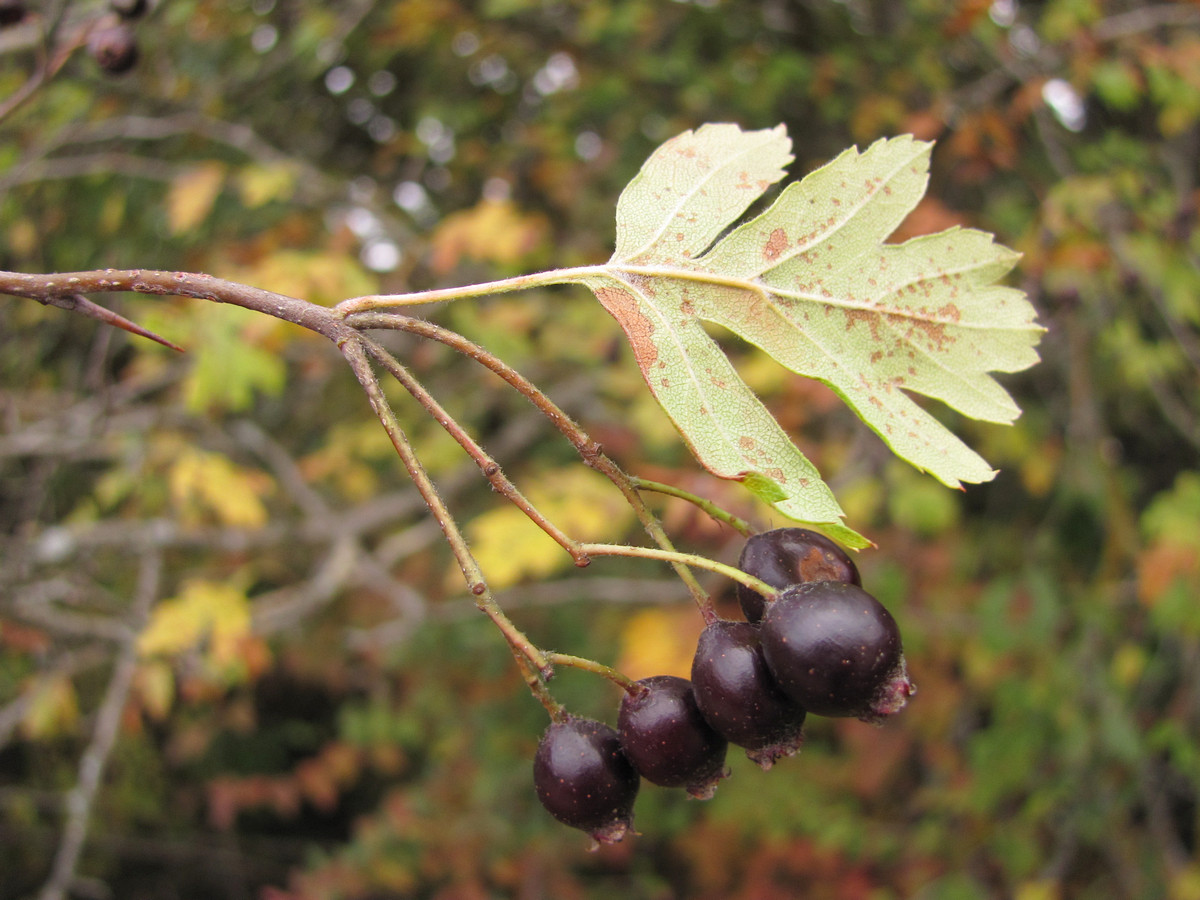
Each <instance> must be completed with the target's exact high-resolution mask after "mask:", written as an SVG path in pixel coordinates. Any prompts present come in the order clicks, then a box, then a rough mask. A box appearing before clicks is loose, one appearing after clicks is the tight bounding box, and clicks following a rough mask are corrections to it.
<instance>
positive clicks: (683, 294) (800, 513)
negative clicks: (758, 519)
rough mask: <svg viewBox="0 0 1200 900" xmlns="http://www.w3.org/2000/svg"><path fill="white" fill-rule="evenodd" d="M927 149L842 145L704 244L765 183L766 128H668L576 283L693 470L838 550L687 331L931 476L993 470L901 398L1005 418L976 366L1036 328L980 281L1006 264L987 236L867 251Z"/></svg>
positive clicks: (767, 422) (802, 461)
mask: <svg viewBox="0 0 1200 900" xmlns="http://www.w3.org/2000/svg"><path fill="white" fill-rule="evenodd" d="M931 150H932V145H931V144H928V143H925V142H922V141H917V140H914V139H913V138H911V137H908V136H902V137H897V138H893V139H890V140H881V141H877V142H876V143H874V144H872V145H871V146H870V147H869V148H867V150H865V151H863V152H859V151H858V150H857V149H856V148H851V149H849V150H846V151H845V152H843V153H842V154H840V155H839V156H838V157H837V158H836V159H834V160H833V161H832V162H830V163H829V164H827V165H825V166H823V167H821V168H820V169H817V170H816V171H814V172H812V173H811V174H809V175H808V176H807V177H805V178H804V179H803V180H802V181H801V182H799V183H796V184H792V185H790V186H789V187H787V188H786V189H785V190H784V191H782V192H781V193H780V195H779V197H778V198H777V199H776V200H775V202H774V203H773V204H772V205H771V206H770V207H769V208H768V209H767V210H766V211H765V212H763V213H762V214H761V215H758V216H756V217H754V218H753V219H751V220H750V221H748V222H745V223H744V224H742V225H741V226H739V227H737V228H734V229H733V230H732V231H729V233H728V234H725V236H724V237H722V238H720V240H717V238H718V237H719V236H720V235H721V234H723V233H724V232H725V231H727V230H728V229H729V227H730V225H731V224H733V222H734V221H735V220H736V219H737V217H739V216H741V215H742V214H744V213H745V211H746V210H747V209H748V208H749V206H750V204H751V203H752V202H753V201H754V200H755V199H757V198H758V197H760V196H761V195H762V194H763V193H764V192H765V190H766V189H767V187H769V186H770V185H771V184H773V183H775V182H776V181H778V180H779V178H780V177H782V172H781V170H780V168H779V167H780V166H782V165H785V164H786V163H787V161H789V160H790V158H791V157H790V141H789V140H788V138H787V137H786V135H785V134H784V133H783V131H782V128H781V127H780V128H775V129H770V130H767V131H757V132H743V131H741V130H740V129H739V128H737V126H733V125H706V126H703V127H701V128H699V129H697V130H696V131H695V132H686V133H684V134H683V135H680V136H679V137H677V138H675V139H673V140H671V141H668V142H667V143H666V144H664V145H663V146H662V147H660V148H659V149H658V150H657V151H656V152H655V153H654V154H653V155H652V156H651V157H650V159H649V160H648V161H647V162H646V164H645V166H643V168H642V171H641V172H640V173H639V174H638V175H637V177H636V178H634V180H633V181H632V182H631V183H630V185H629V186H628V187H627V188H626V190H625V191H624V192H623V193H622V195H621V200H620V202H619V204H618V214H617V218H618V237H617V250H616V252H615V253H614V255H613V257H612V259H611V260H610V261H609V263H608V266H607V267H606V276H607V277H603V278H595V279H593V280H592V281H590V282H589V284H590V286H591V287H592V289H593V291H595V293H596V294H597V296H598V297H599V298H600V300H601V302H602V303H603V305H604V306H605V308H606V309H608V311H609V312H610V313H611V314H612V315H613V316H614V317H615V318H616V319H617V320H618V322H619V323H620V324H621V326H622V328H623V329H624V330H625V333H626V336H627V337H628V339H629V341H630V344H631V345H632V347H633V349H634V353H635V356H636V357H637V360H638V364H639V366H640V367H641V369H642V373H643V375H644V376H645V378H646V381H647V384H648V385H649V386H650V389H651V391H652V392H653V393H654V395H655V397H656V398H657V399H658V401H659V402H660V403H661V404H662V406H663V407H664V409H665V410H666V411H667V413H668V415H670V417H671V418H672V420H673V421H674V422H675V424H676V426H677V427H678V428H679V430H680V432H681V434H682V435H683V436H684V438H685V440H686V441H687V443H688V445H689V446H690V447H691V449H692V451H693V452H694V454H695V455H696V457H697V459H698V460H699V461H700V462H701V463H702V464H703V465H704V466H705V467H706V468H708V469H709V470H710V471H712V472H713V473H714V474H716V475H718V476H720V477H723V478H732V479H738V480H741V481H743V483H745V484H746V485H747V487H749V488H750V489H751V490H752V491H754V493H755V494H757V495H758V496H760V497H762V498H763V499H764V500H766V501H767V502H769V503H771V504H772V505H773V507H774V508H775V509H776V510H777V511H779V512H780V513H781V514H783V515H785V516H787V517H789V518H792V519H795V520H798V521H802V522H807V523H812V524H816V525H818V527H821V528H822V529H823V530H825V531H826V532H827V533H829V534H831V535H832V536H834V537H836V538H838V539H839V540H842V541H843V542H845V543H848V544H850V545H851V546H864V545H865V544H867V543H868V542H867V541H866V540H865V539H864V538H862V537H861V536H860V535H857V534H856V533H855V532H853V531H851V530H850V529H849V528H847V527H846V526H845V525H843V524H842V523H841V518H842V515H843V514H842V512H841V510H840V508H839V507H838V505H837V502H836V500H835V499H834V498H833V495H832V493H831V492H830V490H829V488H828V486H827V485H825V483H824V482H823V481H822V480H821V478H820V476H819V475H818V474H817V473H816V470H815V469H814V468H813V466H812V464H811V463H810V462H809V461H808V460H807V459H806V458H805V457H804V456H803V454H801V453H800V451H799V449H798V448H796V446H795V444H794V443H793V442H792V441H791V439H790V438H789V437H788V436H787V435H786V434H785V433H784V432H783V431H782V429H781V428H780V427H779V425H778V424H777V423H776V422H775V420H774V418H773V417H772V416H771V414H770V413H769V412H768V411H767V410H766V408H765V407H764V406H763V405H762V403H761V402H760V401H759V400H758V399H757V398H756V397H755V396H754V394H753V392H752V391H751V390H750V389H749V388H748V387H747V386H746V385H745V384H744V382H742V380H741V378H740V377H739V376H738V375H737V372H736V371H735V370H734V369H733V367H732V365H731V364H730V363H729V361H728V359H727V358H726V357H725V355H724V353H723V352H722V351H721V350H720V348H719V347H718V345H717V344H716V342H715V341H713V340H712V338H711V337H710V336H709V335H708V334H707V332H706V331H705V330H704V327H703V325H702V323H703V322H710V323H713V324H717V325H720V326H723V327H725V328H727V329H729V330H731V331H733V332H734V333H735V334H737V335H739V336H740V337H742V338H743V339H745V340H747V341H749V342H750V343H752V344H755V345H756V346H758V347H760V348H762V349H763V350H765V351H766V352H767V353H769V354H770V355H771V356H772V357H774V358H775V359H776V360H778V361H779V362H780V363H782V364H783V365H785V366H787V367H788V368H789V369H791V370H792V371H794V372H797V373H799V374H801V375H804V376H807V377H811V378H815V379H818V380H820V381H822V382H824V383H826V384H828V385H829V386H830V387H832V388H833V390H834V391H836V392H837V393H838V394H839V395H840V396H841V397H842V398H843V399H844V400H845V401H846V402H847V403H848V404H849V405H850V406H851V407H852V408H853V409H854V410H855V412H856V413H857V414H858V415H859V416H860V417H861V418H862V419H863V420H864V422H866V423H867V425H869V426H870V427H871V428H872V429H874V430H875V431H876V432H877V433H878V434H879V435H880V436H881V437H882V438H883V440H884V441H885V442H886V443H887V444H888V445H889V446H890V447H891V448H892V450H893V451H894V452H895V453H897V455H899V456H900V457H902V458H904V459H906V460H908V461H909V462H910V463H912V464H913V465H915V466H917V467H918V468H920V469H923V470H926V471H928V472H930V473H931V474H932V475H934V476H935V477H936V478H938V479H939V480H940V481H942V482H943V483H945V484H947V485H951V486H959V485H960V483H961V482H963V481H968V482H979V481H985V480H988V479H990V478H991V477H993V476H994V474H995V473H994V471H993V470H992V468H991V467H990V466H988V464H987V463H986V462H985V461H984V460H983V459H982V458H981V457H980V456H979V455H978V454H977V453H975V452H974V451H973V450H971V449H970V448H969V447H967V446H966V445H965V444H964V443H963V442H962V441H960V440H959V439H958V438H957V437H955V436H954V435H953V434H952V433H951V432H950V431H949V430H948V429H946V428H945V427H944V426H943V425H942V424H941V423H940V422H938V421H937V419H936V418H934V417H933V416H932V415H931V414H930V413H928V412H927V411H926V410H924V409H923V408H922V407H921V406H920V405H918V404H917V403H916V402H914V400H913V398H912V397H911V396H910V394H911V393H915V394H922V395H925V396H928V397H932V398H936V399H938V400H941V401H943V402H945V403H946V404H948V405H949V406H951V407H952V408H954V409H956V410H958V411H959V412H961V413H963V414H964V415H967V416H970V417H972V418H976V419H983V420H986V421H992V422H1011V421H1012V420H1013V419H1015V418H1016V416H1017V415H1018V414H1019V410H1018V408H1017V406H1016V404H1015V403H1014V402H1013V400H1012V398H1011V397H1010V396H1009V395H1008V393H1007V392H1006V391H1005V390H1004V389H1003V388H1002V387H1001V386H1000V385H999V384H998V383H997V382H996V381H995V380H994V379H993V378H992V377H991V375H990V374H989V373H991V372H1016V371H1020V370H1022V369H1025V368H1027V367H1029V366H1030V365H1033V364H1034V363H1035V362H1036V361H1037V353H1036V351H1035V349H1034V347H1035V346H1036V344H1037V342H1038V340H1039V338H1040V333H1041V330H1042V329H1041V328H1040V327H1039V326H1038V325H1037V324H1036V322H1035V321H1034V311H1033V308H1032V307H1031V306H1030V304H1029V303H1028V302H1027V300H1026V299H1025V297H1024V295H1023V294H1022V293H1021V292H1020V291H1017V290H1015V289H1013V288H1008V287H1004V286H1001V285H998V284H996V282H997V281H998V279H1000V278H1002V277H1003V276H1004V275H1005V274H1006V273H1007V272H1008V271H1009V270H1010V269H1011V268H1012V267H1013V265H1014V264H1015V263H1016V260H1017V258H1018V257H1017V254H1016V253H1014V252H1013V251H1011V250H1009V249H1007V248H1005V247H1002V246H999V245H997V244H996V243H995V242H994V241H993V239H992V236H991V235H989V234H986V233H984V232H981V231H976V230H973V229H959V228H955V229H949V230H947V231H943V232H941V233H939V234H934V235H927V236H925V237H921V238H916V239H913V240H910V241H907V242H905V243H903V244H887V243H885V240H886V238H887V237H888V235H890V234H891V233H892V231H894V230H895V228H896V227H897V226H898V225H899V224H900V222H901V221H903V219H904V218H905V216H907V215H908V213H909V212H911V210H912V209H913V208H914V207H915V206H916V204H917V203H918V201H919V200H920V199H921V197H922V195H923V194H924V192H925V188H926V185H927V181H928V168H929V156H930V152H931ZM714 241H716V243H715V244H714V243H713V242H714Z"/></svg>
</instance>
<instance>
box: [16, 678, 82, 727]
mask: <svg viewBox="0 0 1200 900" xmlns="http://www.w3.org/2000/svg"><path fill="white" fill-rule="evenodd" d="M29 691H30V697H29V705H28V706H27V707H26V708H25V714H24V715H23V716H22V717H21V734H22V735H23V736H24V737H25V738H26V739H28V740H40V739H43V738H49V737H54V736H55V735H60V734H63V733H64V732H68V731H71V730H72V729H73V728H74V727H75V723H76V722H77V721H78V720H79V697H78V696H77V694H76V693H75V685H74V684H73V683H72V682H71V679H70V678H69V677H68V676H67V675H65V674H64V673H62V672H52V673H50V674H48V675H46V676H44V677H42V678H38V679H37V680H36V681H34V682H33V684H32V685H31V686H30V688H29Z"/></svg>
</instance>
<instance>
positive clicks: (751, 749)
mask: <svg viewBox="0 0 1200 900" xmlns="http://www.w3.org/2000/svg"><path fill="white" fill-rule="evenodd" d="M692 690H693V692H694V694H695V696H696V705H697V706H699V707H700V712H701V713H703V715H704V718H705V719H706V720H707V721H708V724H709V725H711V726H712V727H713V729H714V730H716V731H717V732H718V733H719V734H722V735H724V736H725V738H726V739H727V740H728V741H729V742H730V743H732V744H737V745H738V746H739V747H744V748H745V749H746V755H747V756H748V757H750V759H752V760H754V761H755V762H756V763H758V764H759V765H760V766H761V767H762V768H763V769H769V768H771V766H772V765H773V764H774V763H775V761H776V760H777V759H779V758H780V757H784V756H791V755H793V754H794V753H796V751H798V750H799V749H800V744H801V743H802V741H803V732H802V730H801V729H802V726H803V725H804V718H805V710H804V708H803V707H802V706H799V705H798V704H796V703H794V702H792V700H791V699H789V698H788V697H786V696H785V695H784V694H783V693H782V692H781V691H780V690H779V687H778V686H777V685H776V684H775V681H774V679H772V677H771V673H770V672H769V671H768V669H767V664H766V660H765V659H764V658H763V653H762V647H761V646H760V644H759V636H758V626H756V625H751V624H750V623H749V622H729V621H724V620H718V621H716V622H713V623H712V624H711V625H709V626H708V627H707V628H705V629H704V631H703V632H701V634H700V640H699V642H698V643H697V645H696V656H695V658H694V659H693V661H692Z"/></svg>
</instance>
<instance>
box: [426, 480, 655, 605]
mask: <svg viewBox="0 0 1200 900" xmlns="http://www.w3.org/2000/svg"><path fill="white" fill-rule="evenodd" d="M526 497H527V498H528V499H529V501H530V502H531V503H532V504H533V505H534V506H535V507H537V508H538V509H539V510H540V511H541V512H542V513H543V514H544V515H545V516H546V517H547V518H549V519H550V521H552V522H554V523H555V524H556V525H558V526H559V527H560V528H561V529H562V530H563V531H565V532H566V533H567V534H568V535H569V536H571V537H572V538H575V539H576V540H582V541H607V540H615V539H617V538H619V537H620V536H621V534H622V533H624V531H625V529H626V528H628V527H629V523H630V522H631V521H632V519H633V512H632V510H631V509H630V508H629V506H628V505H627V504H626V503H625V501H624V499H623V498H622V497H621V495H620V494H619V493H618V492H617V491H616V489H614V488H613V486H612V485H611V484H610V483H609V482H608V480H607V479H605V478H603V477H602V476H600V475H597V474H596V473H594V472H592V471H591V470H590V469H584V468H582V467H578V466H576V467H572V468H568V469H558V470H555V471H552V472H548V473H546V474H545V475H544V476H542V477H540V478H539V479H538V483H537V484H536V485H534V486H533V487H531V488H530V489H529V491H528V492H526ZM466 532H467V539H468V541H469V542H470V544H471V549H472V552H473V553H474V554H475V558H476V560H477V561H478V562H479V565H480V566H481V567H482V568H483V572H484V575H485V577H486V578H487V579H488V583H489V584H491V586H492V587H493V588H497V589H503V588H506V587H511V586H512V585H514V584H518V583H519V582H521V581H522V580H524V579H526V578H533V579H538V578H545V577H546V576H548V575H550V574H552V573H554V572H556V571H558V570H559V569H562V568H565V567H566V566H568V565H570V563H571V557H570V556H568V555H567V552H566V551H565V550H563V548H562V547H560V546H559V545H558V544H557V543H556V542H555V541H554V540H553V539H551V538H550V537H549V536H548V535H547V534H546V533H545V532H544V531H542V530H541V529H540V528H539V527H538V526H536V525H534V524H533V523H532V522H531V521H529V519H528V518H526V516H525V514H524V513H522V512H521V511H520V510H519V509H517V508H516V507H515V506H511V505H504V506H501V507H497V508H496V509H492V510H488V511H487V512H485V513H483V514H482V515H480V516H476V517H475V519H473V520H472V521H471V522H470V524H469V525H468V526H467V529H466ZM449 581H450V583H451V584H453V585H456V586H458V587H461V585H462V576H461V574H460V573H459V571H458V569H457V568H455V569H454V571H453V575H452V576H450V579H449Z"/></svg>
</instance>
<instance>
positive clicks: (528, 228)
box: [431, 200, 547, 272]
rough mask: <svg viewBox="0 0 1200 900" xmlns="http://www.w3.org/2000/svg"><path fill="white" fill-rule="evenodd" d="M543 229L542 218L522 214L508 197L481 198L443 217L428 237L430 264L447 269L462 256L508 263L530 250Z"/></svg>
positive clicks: (437, 268) (543, 231) (436, 270)
mask: <svg viewBox="0 0 1200 900" xmlns="http://www.w3.org/2000/svg"><path fill="white" fill-rule="evenodd" d="M546 231H547V224H546V220H545V218H544V217H542V216H540V215H535V214H528V213H522V212H521V211H520V210H519V209H517V206H516V204H514V203H512V202H511V201H508V200H484V201H482V202H480V203H478V204H476V205H475V206H473V207H471V208H470V209H465V210H462V211H461V212H456V213H453V214H452V215H449V216H446V218H445V219H443V220H442V223H441V224H440V225H439V226H438V227H437V229H436V230H435V231H434V233H433V237H432V241H431V243H432V247H433V258H432V260H431V264H432V267H433V269H434V271H435V272H448V271H450V270H451V269H453V268H454V267H455V266H456V265H458V263H459V260H461V259H463V258H464V257H465V258H468V259H475V260H482V261H484V262H494V263H502V264H503V263H512V262H516V261H518V260H520V259H521V257H523V256H525V254H527V253H529V252H531V251H532V250H533V249H534V248H536V247H537V245H538V244H539V243H540V242H541V240H542V238H543V237H544V236H545V234H546Z"/></svg>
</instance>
